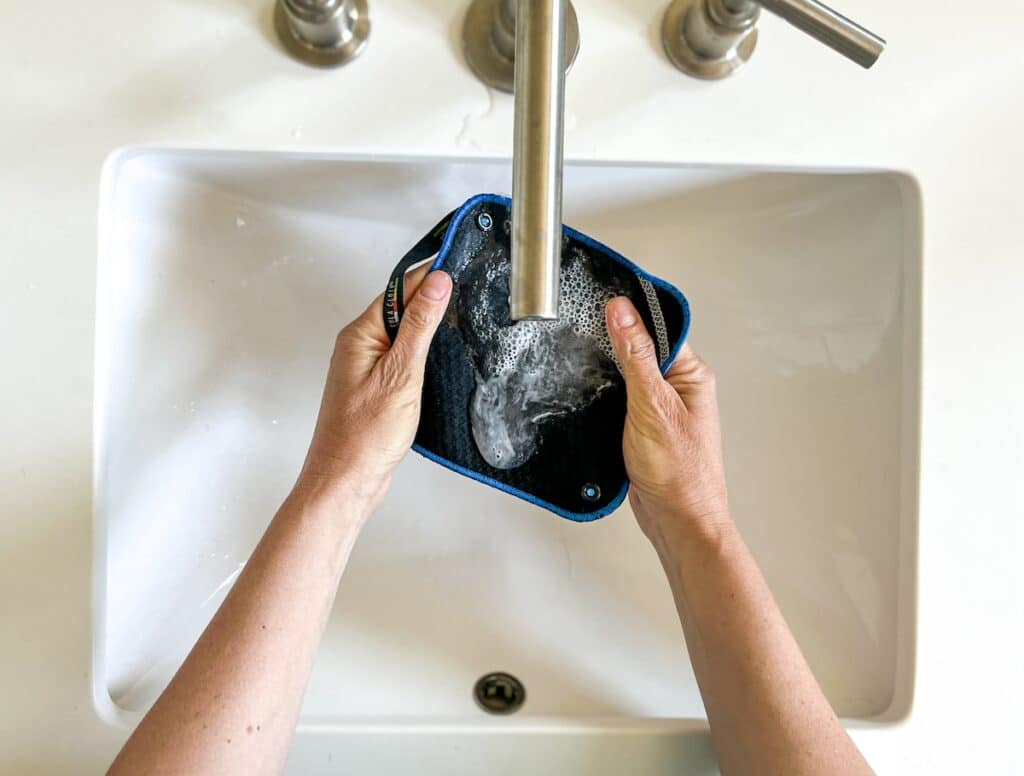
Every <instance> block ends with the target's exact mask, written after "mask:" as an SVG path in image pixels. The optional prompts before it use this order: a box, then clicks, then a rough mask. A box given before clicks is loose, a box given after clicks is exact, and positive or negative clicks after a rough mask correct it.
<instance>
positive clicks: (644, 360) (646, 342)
mask: <svg viewBox="0 0 1024 776" xmlns="http://www.w3.org/2000/svg"><path fill="white" fill-rule="evenodd" d="M605 318H606V319H607V322H608V335H609V336H610V337H611V340H612V346H613V347H614V348H615V355H616V356H618V359H619V364H620V365H621V367H622V376H623V377H624V378H625V379H626V387H627V388H634V387H637V388H641V389H642V390H644V391H651V390H653V389H654V387H655V386H656V385H658V384H659V383H661V382H662V376H661V370H660V369H659V368H658V354H657V350H656V348H655V347H654V341H653V340H652V339H651V336H650V335H649V334H648V333H647V329H646V328H644V324H643V321H641V320H640V314H639V313H638V312H637V311H636V308H635V307H634V306H633V303H632V302H631V301H629V299H627V298H626V297H624V296H619V297H616V298H615V299H612V300H611V301H610V302H608V306H607V307H606V308H605Z"/></svg>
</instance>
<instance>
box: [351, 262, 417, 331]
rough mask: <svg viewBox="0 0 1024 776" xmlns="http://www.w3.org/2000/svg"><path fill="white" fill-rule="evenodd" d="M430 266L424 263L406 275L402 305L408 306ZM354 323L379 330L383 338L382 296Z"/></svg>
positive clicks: (375, 298) (377, 297)
mask: <svg viewBox="0 0 1024 776" xmlns="http://www.w3.org/2000/svg"><path fill="white" fill-rule="evenodd" d="M430 265H431V262H429V261H427V262H424V263H423V264H421V265H420V266H418V267H417V268H416V269H414V270H412V271H410V272H408V273H407V274H406V276H405V284H404V286H405V293H404V294H403V304H404V305H408V304H409V301H410V300H411V299H412V296H413V294H415V293H416V289H417V288H419V286H420V283H422V282H423V278H425V277H426V276H427V273H428V272H430ZM356 321H358V322H360V323H364V324H367V325H369V326H372V327H373V329H374V331H376V330H378V329H379V330H380V333H381V336H384V294H377V296H376V297H374V299H373V301H372V302H370V304H369V306H368V307H367V308H366V309H365V310H363V312H362V313H360V315H359V317H358V318H356Z"/></svg>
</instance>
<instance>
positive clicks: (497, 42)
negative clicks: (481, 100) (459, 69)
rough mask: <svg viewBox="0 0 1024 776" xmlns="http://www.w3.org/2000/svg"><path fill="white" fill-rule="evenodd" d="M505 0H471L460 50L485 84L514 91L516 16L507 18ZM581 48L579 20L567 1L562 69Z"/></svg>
mask: <svg viewBox="0 0 1024 776" xmlns="http://www.w3.org/2000/svg"><path fill="white" fill-rule="evenodd" d="M503 4H504V0H473V2H472V3H471V4H470V6H469V10H468V11H466V20H465V22H464V23H463V26H462V51H463V54H464V55H465V57H466V64H468V65H469V68H470V70H472V71H473V73H474V74H475V75H476V77H477V78H479V79H480V80H481V81H483V82H484V83H485V84H487V85H488V86H490V87H492V88H494V89H497V90H498V91H502V92H506V93H508V94H512V93H513V92H514V91H515V20H514V18H512V19H510V18H508V14H507V9H506V8H505V7H503ZM579 52H580V24H579V19H578V18H577V16H576V9H575V8H573V5H572V3H569V12H568V16H567V17H566V26H565V71H566V72H569V70H570V69H571V68H572V65H573V63H574V62H575V61H576V56H577V55H578V54H579Z"/></svg>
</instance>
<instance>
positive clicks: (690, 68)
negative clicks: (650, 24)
mask: <svg viewBox="0 0 1024 776" xmlns="http://www.w3.org/2000/svg"><path fill="white" fill-rule="evenodd" d="M756 21H757V19H756V16H755V17H754V19H753V21H752V22H751V23H749V24H747V25H743V26H741V27H740V28H739V29H736V28H731V27H726V26H723V25H721V24H719V23H718V22H717V21H716V20H715V19H714V18H713V17H712V16H711V14H709V13H708V11H707V4H706V0H673V1H672V4H671V5H670V6H669V7H668V10H667V11H666V12H665V18H664V21H663V22H662V27H661V39H662V43H663V44H664V45H665V53H666V54H667V55H668V58H669V59H670V60H671V61H672V64H674V65H675V66H676V67H677V68H678V69H679V70H682V71H683V72H684V73H687V74H688V75H692V76H693V77H695V78H703V79H705V80H717V79H719V78H725V77H726V76H728V75H730V74H732V73H734V72H736V71H737V70H738V69H739V68H741V67H742V66H743V65H744V64H746V63H747V61H748V60H749V59H750V57H751V56H752V55H753V53H754V49H755V48H756V47H757V27H756V26H755V25H754V23H755V22H756ZM694 30H699V32H698V33H696V34H695V33H694V32H693V31H694ZM695 35H699V36H700V37H702V38H707V39H710V40H712V41H713V42H714V44H715V46H714V50H713V51H711V50H709V52H708V54H702V53H699V52H698V51H696V50H695V48H694V46H693V45H691V43H690V38H691V37H695Z"/></svg>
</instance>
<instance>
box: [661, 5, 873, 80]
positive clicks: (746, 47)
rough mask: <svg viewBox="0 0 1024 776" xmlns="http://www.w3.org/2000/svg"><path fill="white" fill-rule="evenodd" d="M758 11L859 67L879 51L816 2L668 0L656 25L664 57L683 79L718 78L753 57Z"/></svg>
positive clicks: (863, 33) (862, 32)
mask: <svg viewBox="0 0 1024 776" xmlns="http://www.w3.org/2000/svg"><path fill="white" fill-rule="evenodd" d="M761 8H765V9H767V10H769V11H771V12H772V13H775V14H777V15H778V16H780V17H781V18H783V19H785V20H786V21H788V22H789V23H790V24H792V25H793V26H794V27H797V28H798V29H801V30H803V31H804V32H806V33H807V34H808V35H810V36H811V37H813V38H816V39H817V40H819V41H821V42H822V43H824V44H825V45H826V46H829V47H830V48H832V49H834V50H836V51H838V52H839V53H840V54H842V55H843V56H845V57H847V58H848V59H851V60H853V61H854V62H856V63H857V64H859V65H861V66H862V67H865V68H869V67H871V66H872V65H873V64H875V62H876V61H877V60H878V57H879V56H881V54H882V51H883V50H884V49H885V41H884V40H883V39H882V38H880V37H878V36H877V35H875V34H874V33H873V32H871V31H870V30H867V29H865V28H864V27H861V26H860V25H859V24H857V23H856V22H854V21H851V20H850V19H848V18H846V17H845V16H843V15H842V14H840V13H838V12H837V11H834V10H832V9H831V8H829V7H828V6H827V5H825V4H824V3H821V2H818V0H673V2H672V4H671V5H670V6H669V8H668V10H667V11H666V12H665V19H664V22H663V24H662V41H663V43H664V45H665V52H666V53H667V54H668V57H669V59H671V60H672V62H673V64H675V66H676V67H677V68H679V69H680V70H682V71H683V72H685V73H688V74H689V75H693V76H696V77H698V78H707V79H715V78H724V77H725V76H727V75H729V74H730V73H732V72H734V71H735V70H737V69H739V68H740V67H741V66H742V65H743V64H744V63H746V62H747V61H748V60H749V59H750V57H751V55H752V54H753V53H754V47H755V46H756V45H757V21H758V19H759V18H760V13H761Z"/></svg>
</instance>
